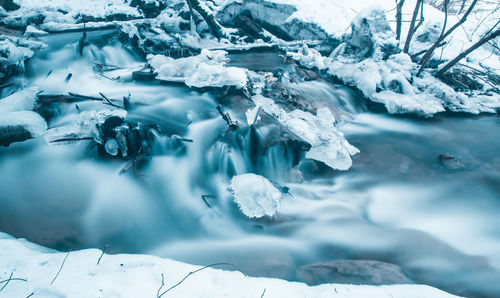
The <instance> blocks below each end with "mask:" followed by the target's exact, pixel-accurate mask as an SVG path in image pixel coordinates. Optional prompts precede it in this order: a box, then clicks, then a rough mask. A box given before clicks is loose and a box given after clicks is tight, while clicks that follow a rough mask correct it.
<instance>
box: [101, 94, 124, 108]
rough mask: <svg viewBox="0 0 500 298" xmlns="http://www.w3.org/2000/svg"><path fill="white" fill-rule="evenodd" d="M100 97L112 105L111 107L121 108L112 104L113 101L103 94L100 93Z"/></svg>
mask: <svg viewBox="0 0 500 298" xmlns="http://www.w3.org/2000/svg"><path fill="white" fill-rule="evenodd" d="M99 95H100V96H101V97H102V98H104V100H105V101H106V102H107V103H108V104H109V105H110V106H113V107H115V108H121V107H120V106H118V105H115V104H114V103H112V102H111V100H109V98H107V97H106V95H104V94H102V93H101V92H99Z"/></svg>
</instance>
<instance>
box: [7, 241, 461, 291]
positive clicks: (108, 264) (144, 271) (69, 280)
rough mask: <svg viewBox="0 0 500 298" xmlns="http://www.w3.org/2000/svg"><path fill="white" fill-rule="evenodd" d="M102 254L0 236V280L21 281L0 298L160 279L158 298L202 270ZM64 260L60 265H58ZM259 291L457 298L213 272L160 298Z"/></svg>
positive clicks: (131, 286)
mask: <svg viewBox="0 0 500 298" xmlns="http://www.w3.org/2000/svg"><path fill="white" fill-rule="evenodd" d="M101 254H102V252H101V251H100V250H98V249H86V250H78V251H71V252H70V253H69V254H66V253H62V252H57V251H53V250H49V249H47V248H44V247H41V246H38V245H36V244H33V243H30V242H28V241H26V240H23V239H15V238H13V237H11V236H9V235H7V234H4V233H0V268H2V271H1V272H0V280H7V279H8V278H9V275H10V273H11V272H12V273H13V275H12V278H23V279H26V281H22V280H15V279H13V280H11V281H10V282H9V283H8V284H7V285H5V283H4V284H3V285H2V287H3V286H4V288H3V290H2V294H3V295H4V296H5V297H27V296H29V295H31V293H33V295H32V296H34V297H156V296H158V289H159V288H160V286H161V285H162V276H163V283H164V286H163V287H162V288H161V290H160V291H159V293H160V294H162V293H163V292H164V291H166V290H167V289H168V288H170V287H172V286H173V285H175V284H177V283H179V282H180V281H181V280H182V279H183V278H185V277H186V275H188V274H189V272H193V271H195V270H197V269H201V267H200V266H193V265H189V264H186V263H181V262H178V261H174V260H170V259H162V258H159V257H155V256H148V255H129V254H116V255H109V254H102V255H101ZM65 257H66V258H65ZM63 260H65V262H64V265H61V264H62V263H63ZM98 260H99V263H98ZM218 268H225V267H222V266H221V267H218ZM229 269H232V268H229ZM58 271H60V272H59V273H58ZM56 274H57V278H55V276H56ZM54 278H55V279H54ZM52 281H53V282H52ZM51 282H52V283H51ZM82 285H85V286H82ZM264 289H265V297H268V298H273V297H276V298H278V297H290V298H299V297H318V298H323V297H325V298H326V297H332V293H337V294H336V295H338V296H339V297H344V298H354V297H374V298H382V297H384V298H385V297H387V298H388V297H393V298H399V297H401V298H402V297H405V298H406V297H415V298H416V297H426V298H452V297H456V296H454V295H451V294H448V293H446V292H443V291H441V290H438V289H435V288H432V287H429V286H425V285H390V286H363V285H362V286H359V285H348V284H324V285H319V286H312V287H311V286H307V285H306V284H304V283H299V282H288V281H285V280H280V279H274V278H262V277H248V276H245V275H243V274H242V273H240V272H237V271H224V270H220V269H214V268H206V269H203V270H200V271H198V272H197V273H195V274H191V276H189V277H188V278H185V280H183V281H182V282H181V283H180V284H179V285H178V286H176V287H175V288H172V289H171V290H170V291H169V292H168V293H167V294H165V295H163V296H162V297H189V298H190V297H193V298H195V297H234V298H240V297H241V298H243V297H261V296H262V293H263V292H264ZM207 293H209V295H207Z"/></svg>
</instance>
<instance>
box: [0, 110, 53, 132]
mask: <svg viewBox="0 0 500 298" xmlns="http://www.w3.org/2000/svg"><path fill="white" fill-rule="evenodd" d="M16 126H21V127H23V128H24V129H26V130H27V131H28V132H29V133H30V134H31V136H32V137H35V136H39V135H42V134H43V133H44V132H45V131H46V130H47V123H46V122H45V120H44V119H43V118H42V117H41V116H40V115H38V114H37V113H35V112H31V111H21V112H0V127H16Z"/></svg>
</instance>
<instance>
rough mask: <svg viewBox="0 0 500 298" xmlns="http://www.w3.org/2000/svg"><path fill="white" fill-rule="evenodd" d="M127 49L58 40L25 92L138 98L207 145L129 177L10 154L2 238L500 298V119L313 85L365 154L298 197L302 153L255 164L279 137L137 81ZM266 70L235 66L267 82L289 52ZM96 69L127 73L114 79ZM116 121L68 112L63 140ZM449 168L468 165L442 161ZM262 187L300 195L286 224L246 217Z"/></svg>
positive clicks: (317, 176)
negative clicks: (386, 104)
mask: <svg viewBox="0 0 500 298" xmlns="http://www.w3.org/2000/svg"><path fill="white" fill-rule="evenodd" d="M113 34H114V32H113V31H105V32H93V33H89V41H90V43H91V45H90V46H87V47H85V48H84V49H83V51H82V53H81V56H80V55H79V54H78V39H79V38H80V37H81V35H80V34H78V33H71V34H61V35H57V36H49V37H45V38H44V39H45V40H44V41H45V42H47V43H48V44H49V47H48V48H47V49H46V50H44V51H42V52H40V53H38V54H37V56H36V57H34V58H33V59H32V60H31V61H30V63H29V65H28V68H27V73H26V76H25V77H24V78H23V79H24V80H25V82H26V83H27V84H37V85H38V86H39V87H40V90H43V93H42V94H66V93H67V92H68V91H70V92H75V93H80V94H85V95H90V96H99V92H102V93H104V94H105V95H106V96H108V97H109V98H122V97H123V96H127V95H128V94H130V95H131V98H133V99H134V100H135V101H136V103H138V104H141V105H139V106H138V108H137V109H135V110H133V111H132V112H130V113H129V115H128V119H129V120H134V121H144V122H147V121H150V122H156V123H158V124H159V125H160V126H161V127H162V128H164V129H166V130H168V131H169V133H175V134H178V135H182V136H183V137H185V138H189V139H192V140H193V142H192V143H186V144H185V145H184V146H185V147H183V148H182V149H183V150H181V151H178V150H175V148H174V147H172V146H171V144H170V143H169V139H168V138H167V137H165V136H162V135H156V136H155V146H154V149H153V150H154V153H155V154H154V156H153V157H152V158H151V160H150V161H149V162H148V163H147V165H146V166H145V167H143V168H141V169H139V170H138V171H137V172H136V173H135V174H134V173H132V172H129V173H127V174H125V175H119V174H118V173H119V171H120V170H121V169H122V168H123V166H124V165H125V164H126V162H125V161H120V160H114V159H103V158H100V157H99V156H98V155H97V153H96V150H95V148H92V147H91V146H90V145H89V144H88V142H86V141H82V142H78V143H75V144H71V145H62V146H49V145H47V144H46V142H45V141H44V140H43V139H42V138H38V139H34V140H30V141H26V142H23V143H16V144H12V145H11V146H10V147H8V148H0V173H1V179H0V189H1V190H2V191H1V192H0V231H5V232H8V233H10V234H12V235H14V236H17V237H26V238H28V239H29V240H32V241H34V242H37V243H40V244H43V245H45V246H49V247H53V248H57V249H62V250H65V249H70V248H71V249H77V248H85V247H99V248H104V247H107V251H108V252H113V253H148V254H155V255H159V256H163V257H169V258H174V259H177V260H181V261H186V262H189V263H194V264H210V263H216V262H230V263H233V264H235V265H237V266H238V267H239V268H240V269H241V270H242V271H244V272H245V273H247V274H251V275H256V276H272V277H280V278H286V279H289V280H304V278H303V275H301V274H299V272H300V269H299V270H298V268H300V267H301V266H303V265H307V264H312V263H319V262H330V261H335V260H375V261H383V262H387V263H392V264H396V265H398V266H400V267H401V268H403V270H404V272H405V274H406V275H407V276H408V278H409V279H411V280H412V281H413V282H416V283H425V284H430V285H433V286H436V287H439V288H442V289H444V290H447V291H449V292H452V293H458V294H463V295H469V296H477V297H495V296H497V297H498V296H500V285H499V284H498V280H500V273H499V271H498V270H499V269H500V216H498V213H499V212H500V156H499V154H498V153H499V149H500V130H499V127H500V119H499V118H498V117H497V116H492V115H487V116H483V115H481V116H470V115H462V114H455V115H451V114H441V115H437V116H436V117H434V118H432V119H421V118H414V117H400V116H391V115H388V114H387V113H382V112H377V111H375V110H373V109H367V108H366V107H365V106H364V104H363V99H361V98H359V97H357V96H356V94H355V93H354V92H353V91H351V90H349V89H348V88H346V87H343V86H337V85H332V84H329V83H326V82H322V81H313V82H305V83H300V84H297V85H294V86H293V88H295V89H296V90H297V92H299V93H302V94H303V96H304V97H309V98H310V99H312V100H314V98H316V97H321V98H323V99H326V100H327V101H328V102H329V103H330V104H332V105H334V106H336V107H338V109H339V111H341V112H342V113H343V115H346V117H343V118H345V120H346V123H345V124H343V126H341V130H342V131H343V132H344V134H345V136H346V138H347V139H348V140H349V142H350V143H351V144H353V145H354V146H356V147H358V148H359V149H360V151H361V153H360V154H358V155H356V156H354V158H353V167H352V168H351V169H350V170H348V171H345V172H339V171H332V170H328V169H325V168H322V167H319V168H318V167H317V164H311V163H309V162H307V161H305V162H303V163H302V164H301V165H300V168H301V169H302V171H303V173H304V175H303V176H304V178H305V180H304V181H302V182H301V183H293V182H291V181H290V179H289V178H288V177H285V174H284V173H285V172H286V171H285V168H286V167H287V165H288V164H289V162H290V158H291V157H289V156H287V150H286V148H283V147H282V146H274V147H272V148H271V149H270V150H268V151H267V152H265V153H255V151H254V150H252V143H253V142H254V141H255V140H256V138H257V139H258V138H259V136H261V135H262V134H264V133H265V131H264V129H260V130H253V129H251V128H249V129H247V133H245V134H238V133H237V132H231V131H228V130H227V125H226V123H225V122H224V121H223V120H222V118H221V117H220V114H219V113H218V112H217V109H216V106H217V103H216V101H215V99H214V98H213V97H212V96H211V95H210V94H207V93H199V92H195V91H192V90H190V89H188V88H186V87H180V86H168V85H161V84H156V83H139V82H136V81H133V80H132V78H131V75H130V74H131V72H130V70H131V69H136V70H139V69H141V68H142V66H143V65H144V62H143V61H141V59H140V58H138V57H136V56H134V55H133V54H132V53H131V52H129V51H128V50H127V49H125V48H123V47H122V45H120V44H119V43H117V42H116V41H114V40H113V39H112V38H107V37H109V36H112V35H113ZM105 37H106V38H105ZM252 55H253V54H251V53H250V54H242V55H232V56H231V58H232V59H233V63H234V64H235V65H240V66H244V65H245V63H246V64H248V63H251V64H252V67H253V68H255V69H259V68H266V67H267V68H269V69H270V70H272V69H273V68H274V67H281V68H283V69H285V70H286V69H287V67H288V66H287V65H286V64H285V63H283V62H277V61H279V59H277V57H279V56H278V55H277V54H276V53H273V52H269V53H259V55H258V58H259V59H260V60H262V61H264V63H261V64H262V65H261V66H259V64H258V63H256V62H255V61H253V60H252V59H251V57H252ZM95 63H99V64H106V65H115V66H119V67H121V68H122V69H118V70H115V71H112V72H105V73H104V74H105V75H106V77H107V78H106V77H103V76H102V75H100V74H99V73H98V72H97V71H96V64H95ZM273 63H275V64H273ZM49 72H50V74H49ZM69 73H71V74H72V77H71V79H70V80H69V81H68V82H65V78H66V77H67V76H68V74H69ZM48 74H49V75H48ZM117 77H119V78H118V79H113V78H117ZM106 108H109V106H105V105H103V104H102V103H100V102H81V103H78V107H76V106H75V105H74V104H62V105H61V106H60V108H59V111H58V113H57V115H56V116H55V117H54V118H53V119H52V120H51V121H50V123H49V127H59V126H64V125H68V124H71V123H74V122H75V121H77V119H78V113H79V112H80V111H85V110H96V109H106ZM189 123H190V124H189ZM442 153H451V154H453V156H455V157H456V159H457V161H456V162H455V163H453V162H454V161H453V160H452V161H451V162H452V164H451V165H449V164H446V162H448V161H444V162H440V160H439V158H438V157H439V155H440V154H442ZM256 154H257V156H256ZM246 172H256V173H259V174H261V175H264V176H266V177H268V178H269V179H271V180H273V181H277V182H280V183H282V184H283V185H286V186H287V187H289V194H288V195H285V196H284V199H283V201H282V202H281V204H280V206H279V209H278V214H277V216H275V217H273V218H267V219H260V220H251V219H248V218H246V217H245V216H243V215H242V214H241V213H240V211H239V210H238V208H237V207H236V206H235V204H234V203H233V202H232V199H231V194H230V191H229V190H228V181H229V179H230V178H231V176H232V175H234V174H242V173H246ZM203 195H208V196H206V197H205V200H203V199H202V196H203ZM344 278H347V280H343V281H347V282H364V281H365V280H363V278H361V280H359V279H355V278H356V276H354V275H353V276H351V278H350V279H349V276H347V277H344ZM358 278H359V277H358ZM305 281H309V282H310V283H315V282H314V281H313V282H311V281H310V280H305ZM332 281H342V280H335V279H333V280H332ZM366 282H368V281H367V280H366Z"/></svg>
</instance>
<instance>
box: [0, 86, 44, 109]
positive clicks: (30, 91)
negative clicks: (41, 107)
mask: <svg viewBox="0 0 500 298" xmlns="http://www.w3.org/2000/svg"><path fill="white" fill-rule="evenodd" d="M37 93H38V88H37V87H30V88H26V89H23V90H21V91H18V92H16V93H14V94H11V95H9V96H7V97H5V98H1V99H0V113H1V112H15V111H30V110H32V109H33V108H34V105H35V98H36V95H37Z"/></svg>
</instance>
